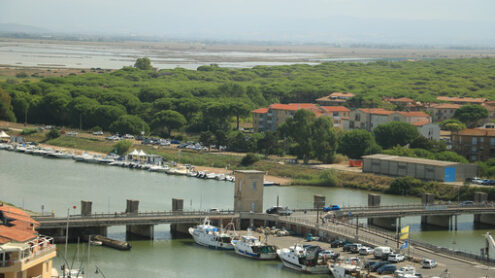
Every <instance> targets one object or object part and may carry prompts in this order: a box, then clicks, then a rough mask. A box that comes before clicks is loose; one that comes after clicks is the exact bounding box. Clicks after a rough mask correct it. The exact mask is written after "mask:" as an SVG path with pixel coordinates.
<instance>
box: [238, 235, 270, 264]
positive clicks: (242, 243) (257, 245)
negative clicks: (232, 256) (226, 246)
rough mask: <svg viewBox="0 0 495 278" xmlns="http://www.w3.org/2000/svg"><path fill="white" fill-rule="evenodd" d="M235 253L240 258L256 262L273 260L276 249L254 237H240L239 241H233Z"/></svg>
mask: <svg viewBox="0 0 495 278" xmlns="http://www.w3.org/2000/svg"><path fill="white" fill-rule="evenodd" d="M232 245H234V249H235V252H236V253H237V254H239V255H241V256H245V257H249V258H254V259H258V260H273V259H276V258H277V247H275V246H273V245H268V244H266V243H264V242H261V241H260V240H259V239H258V238H256V237H254V236H249V235H246V236H242V237H241V239H240V240H233V241H232Z"/></svg>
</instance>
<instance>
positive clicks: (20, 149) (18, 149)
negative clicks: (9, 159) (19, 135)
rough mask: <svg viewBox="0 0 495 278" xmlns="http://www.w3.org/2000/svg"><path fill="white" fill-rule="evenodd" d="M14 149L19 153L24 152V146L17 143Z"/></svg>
mask: <svg viewBox="0 0 495 278" xmlns="http://www.w3.org/2000/svg"><path fill="white" fill-rule="evenodd" d="M15 151H16V152H21V153H23V152H26V147H24V146H20V145H18V146H17V147H16V148H15Z"/></svg>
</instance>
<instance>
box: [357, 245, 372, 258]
mask: <svg viewBox="0 0 495 278" xmlns="http://www.w3.org/2000/svg"><path fill="white" fill-rule="evenodd" d="M373 251H374V249H373V248H371V247H367V246H363V247H361V248H360V249H359V255H363V256H366V255H369V254H373Z"/></svg>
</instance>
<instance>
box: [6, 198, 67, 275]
mask: <svg viewBox="0 0 495 278" xmlns="http://www.w3.org/2000/svg"><path fill="white" fill-rule="evenodd" d="M38 226H39V223H38V222H36V221H34V220H33V219H32V218H31V217H30V216H29V214H27V213H26V212H24V211H23V210H21V209H18V208H15V207H12V206H8V205H5V204H0V277H5V278H18V277H23V278H25V277H39V278H50V277H52V273H53V272H52V259H53V258H54V257H55V256H56V255H57V252H56V247H55V245H54V244H53V238H51V237H46V236H41V235H39V234H38V233H37V232H36V230H35V229H36V228H37V227H38ZM55 273H56V271H55ZM57 277H58V276H57Z"/></svg>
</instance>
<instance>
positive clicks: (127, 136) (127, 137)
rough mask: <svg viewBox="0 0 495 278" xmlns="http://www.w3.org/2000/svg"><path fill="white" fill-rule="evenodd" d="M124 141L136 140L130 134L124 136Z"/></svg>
mask: <svg viewBox="0 0 495 278" xmlns="http://www.w3.org/2000/svg"><path fill="white" fill-rule="evenodd" d="M124 139H134V136H133V135H130V134H126V135H124Z"/></svg>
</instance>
